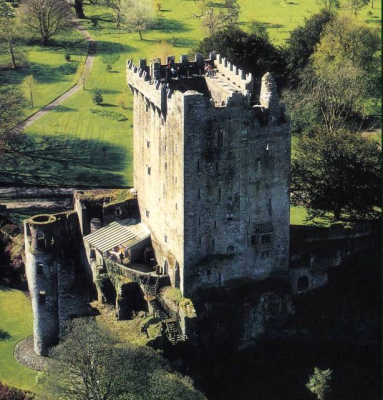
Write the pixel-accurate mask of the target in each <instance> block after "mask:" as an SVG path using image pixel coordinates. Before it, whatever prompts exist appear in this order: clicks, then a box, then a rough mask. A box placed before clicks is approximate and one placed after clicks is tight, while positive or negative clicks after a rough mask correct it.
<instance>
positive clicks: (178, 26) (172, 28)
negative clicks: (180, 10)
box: [153, 19, 191, 33]
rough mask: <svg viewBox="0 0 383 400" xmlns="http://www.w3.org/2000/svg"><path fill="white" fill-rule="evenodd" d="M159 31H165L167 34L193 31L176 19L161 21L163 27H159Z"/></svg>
mask: <svg viewBox="0 0 383 400" xmlns="http://www.w3.org/2000/svg"><path fill="white" fill-rule="evenodd" d="M153 30H157V31H164V32H166V33H173V32H177V33H181V32H189V31H190V30H191V29H190V28H189V27H188V26H187V25H185V24H184V23H183V22H180V21H177V20H175V19H163V20H162V21H161V26H158V27H157V28H156V29H153Z"/></svg>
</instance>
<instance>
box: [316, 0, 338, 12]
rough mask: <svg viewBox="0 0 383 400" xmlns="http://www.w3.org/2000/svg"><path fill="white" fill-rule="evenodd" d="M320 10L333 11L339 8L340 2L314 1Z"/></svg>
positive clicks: (335, 0) (331, 0)
mask: <svg viewBox="0 0 383 400" xmlns="http://www.w3.org/2000/svg"><path fill="white" fill-rule="evenodd" d="M316 3H317V4H318V5H319V7H320V8H321V10H326V11H335V10H337V9H338V8H339V7H340V0H316Z"/></svg>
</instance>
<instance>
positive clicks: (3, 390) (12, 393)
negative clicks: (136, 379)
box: [0, 382, 34, 400]
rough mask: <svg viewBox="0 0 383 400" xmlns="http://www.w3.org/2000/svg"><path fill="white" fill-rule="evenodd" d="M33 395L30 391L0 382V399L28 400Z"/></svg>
mask: <svg viewBox="0 0 383 400" xmlns="http://www.w3.org/2000/svg"><path fill="white" fill-rule="evenodd" d="M33 398H34V395H33V394H32V393H30V392H23V391H22V390H18V389H13V388H9V387H8V386H5V385H3V384H2V383H1V382H0V400H30V399H33Z"/></svg>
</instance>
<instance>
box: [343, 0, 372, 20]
mask: <svg viewBox="0 0 383 400" xmlns="http://www.w3.org/2000/svg"><path fill="white" fill-rule="evenodd" d="M367 4H368V0H346V1H345V2H344V5H343V7H344V8H345V9H346V10H348V11H350V12H352V13H353V14H354V15H355V18H358V14H359V13H360V12H361V10H362V9H363V8H364V7H366V6H367Z"/></svg>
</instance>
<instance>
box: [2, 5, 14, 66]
mask: <svg viewBox="0 0 383 400" xmlns="http://www.w3.org/2000/svg"><path fill="white" fill-rule="evenodd" d="M15 28H16V18H15V12H14V11H13V9H12V8H11V7H10V6H9V5H8V4H7V3H5V1H3V0H1V1H0V39H3V40H4V41H5V42H6V44H7V47H8V51H9V55H10V57H11V62H12V68H13V69H17V67H18V66H17V63H16V54H15V39H16V32H15Z"/></svg>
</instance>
